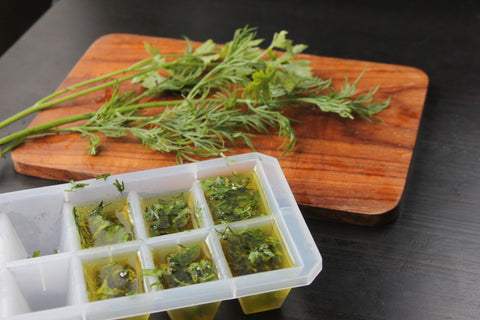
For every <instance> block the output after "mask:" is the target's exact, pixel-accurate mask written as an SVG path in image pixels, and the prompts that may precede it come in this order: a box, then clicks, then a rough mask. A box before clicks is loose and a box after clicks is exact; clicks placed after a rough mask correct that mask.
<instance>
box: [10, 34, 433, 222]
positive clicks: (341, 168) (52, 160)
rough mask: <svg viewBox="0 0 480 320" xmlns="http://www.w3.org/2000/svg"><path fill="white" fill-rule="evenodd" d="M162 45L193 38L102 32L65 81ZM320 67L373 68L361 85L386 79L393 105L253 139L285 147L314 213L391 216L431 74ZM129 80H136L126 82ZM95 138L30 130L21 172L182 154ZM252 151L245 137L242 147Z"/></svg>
mask: <svg viewBox="0 0 480 320" xmlns="http://www.w3.org/2000/svg"><path fill="white" fill-rule="evenodd" d="M144 41H147V42H149V43H151V44H153V45H156V46H158V47H159V48H160V51H161V53H163V54H168V53H180V52H183V50H184V48H185V42H184V41H183V40H177V39H167V38H157V37H147V36H140V35H131V34H110V35H106V36H103V37H101V38H99V39H98V40H97V41H95V42H94V43H93V44H92V45H91V46H90V48H89V49H88V50H87V51H86V53H85V54H84V55H83V57H82V58H81V59H80V61H79V62H78V63H77V64H76V65H75V67H74V68H73V69H72V70H71V72H70V73H69V74H68V76H67V77H66V79H65V80H64V81H63V83H62V84H61V85H60V87H59V89H60V88H65V87H67V86H69V85H72V84H74V83H77V82H79V81H82V80H86V79H88V78H91V77H97V76H99V75H102V74H106V73H109V72H112V71H115V70H118V69H122V68H125V67H127V66H129V65H131V64H133V63H135V62H137V61H138V60H140V59H143V58H146V57H148V54H147V53H146V52H145V49H144V44H143V42H144ZM302 57H304V58H306V59H308V60H310V61H311V62H312V64H311V66H312V68H313V71H314V73H315V74H316V75H317V76H320V77H322V78H331V79H332V80H333V82H334V84H336V86H338V87H340V86H341V85H342V84H343V83H344V80H345V76H348V77H349V79H350V80H351V81H353V80H354V79H356V77H357V76H358V75H359V74H360V73H361V72H362V71H363V70H364V69H366V68H367V72H366V74H365V75H364V77H363V78H362V80H361V81H360V83H359V85H358V89H359V90H360V91H361V92H365V91H368V90H369V89H372V88H374V87H376V86H377V85H379V84H380V86H381V87H380V90H379V91H378V93H377V97H378V100H381V101H383V100H385V99H387V97H389V96H391V99H392V100H391V106H390V107H389V108H388V109H386V110H384V111H382V112H381V113H380V114H378V116H379V117H380V118H381V119H382V120H383V122H377V121H374V122H368V121H366V120H362V119H354V120H350V119H343V118H341V117H339V116H337V115H334V114H325V113H322V112H320V111H318V110H316V109H315V108H313V107H312V108H309V107H305V108H299V109H298V111H297V112H296V114H294V115H293V116H295V118H297V119H298V120H299V123H296V124H295V125H294V128H295V131H296V134H297V146H296V148H295V150H294V152H292V153H290V154H288V155H286V156H284V157H280V155H281V150H278V149H277V148H278V147H279V146H280V145H281V142H282V140H281V139H278V138H276V137H271V136H265V135H264V136H262V135H261V136H259V137H258V138H256V139H254V143H255V146H256V149H257V151H258V152H261V153H265V154H268V155H271V156H274V157H277V158H278V159H279V161H280V164H281V166H282V168H283V170H284V173H285V176H286V178H287V180H288V182H289V184H290V186H291V188H292V191H293V193H294V195H295V197H296V200H297V202H298V204H299V205H300V206H301V208H302V210H303V212H304V213H305V214H306V215H313V216H315V217H319V218H325V219H330V220H335V221H341V222H346V223H354V224H363V225H378V224H383V223H386V222H389V221H391V220H392V219H393V218H394V217H395V216H396V210H395V209H396V208H398V204H399V201H400V198H401V196H402V193H403V189H404V186H405V181H406V178H407V173H408V169H409V165H410V161H411V158H412V152H413V148H414V146H415V140H416V137H417V132H418V127H419V122H420V118H421V115H422V110H423V104H424V101H425V97H426V92H427V86H428V77H427V76H426V75H425V73H424V72H422V71H421V70H418V69H415V68H412V67H406V66H398V65H391V64H384V63H374V62H365V61H356V60H346V59H337V58H330V57H320V56H313V55H302ZM125 86H131V85H125ZM110 94H111V89H106V90H104V91H102V92H98V93H95V94H92V95H89V96H85V97H82V98H79V99H76V100H74V101H70V102H67V103H64V104H62V105H60V106H58V107H55V108H51V109H49V110H45V111H42V112H40V113H39V114H38V115H37V116H36V118H35V119H34V120H33V122H32V123H31V126H33V125H37V124H40V123H44V122H47V121H50V120H53V119H57V118H60V117H65V116H69V115H73V114H78V113H84V112H90V111H93V110H95V109H97V108H98V107H99V106H100V105H101V104H102V102H103V101H105V99H106V98H108V97H109V96H110ZM87 146H88V142H87V141H86V139H82V138H80V136H79V135H78V134H62V135H51V136H47V137H42V138H32V139H28V140H27V141H26V142H25V144H23V145H22V146H21V147H19V148H17V149H16V150H14V151H13V152H12V161H13V164H14V168H15V169H16V170H17V171H18V172H19V173H22V174H25V175H31V176H37V177H42V178H47V179H54V180H61V181H69V180H71V179H73V180H82V179H87V178H92V177H97V176H99V175H101V174H104V173H110V174H118V173H125V172H131V171H138V170H145V169H151V168H158V167H165V166H172V165H176V164H177V163H176V160H175V156H174V155H170V154H161V153H158V152H153V151H150V150H145V148H144V146H142V145H141V144H140V143H138V142H137V141H135V140H132V139H130V138H125V139H118V140H116V139H106V138H102V147H101V151H100V152H99V154H98V155H97V156H90V155H88V153H87ZM246 152H251V150H250V149H248V148H246V147H242V146H240V147H239V148H238V149H236V150H235V153H236V154H238V153H246Z"/></svg>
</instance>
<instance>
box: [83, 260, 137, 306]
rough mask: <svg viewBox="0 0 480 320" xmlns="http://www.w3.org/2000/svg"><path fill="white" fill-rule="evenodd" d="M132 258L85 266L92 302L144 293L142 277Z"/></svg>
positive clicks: (91, 263) (92, 263)
mask: <svg viewBox="0 0 480 320" xmlns="http://www.w3.org/2000/svg"><path fill="white" fill-rule="evenodd" d="M130 260H133V259H131V258H127V259H120V260H117V261H108V262H103V261H102V262H100V263H98V262H90V263H89V264H87V265H85V269H84V270H85V276H86V279H87V288H88V295H89V298H90V300H91V301H96V300H105V299H110V298H115V297H123V296H129V295H135V294H137V293H139V292H143V285H142V282H141V278H140V275H139V274H138V272H137V270H136V268H135V261H130Z"/></svg>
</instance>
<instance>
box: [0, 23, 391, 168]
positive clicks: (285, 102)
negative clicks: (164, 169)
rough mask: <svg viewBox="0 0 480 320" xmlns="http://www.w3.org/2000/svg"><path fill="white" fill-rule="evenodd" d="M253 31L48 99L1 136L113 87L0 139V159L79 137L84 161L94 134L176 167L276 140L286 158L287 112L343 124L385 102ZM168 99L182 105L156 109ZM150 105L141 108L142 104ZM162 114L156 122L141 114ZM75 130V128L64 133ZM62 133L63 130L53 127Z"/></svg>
mask: <svg viewBox="0 0 480 320" xmlns="http://www.w3.org/2000/svg"><path fill="white" fill-rule="evenodd" d="M262 42H263V40H262V39H257V38H256V29H255V28H250V27H244V28H241V29H238V30H236V31H235V34H234V36H233V39H232V40H231V41H229V42H227V43H225V44H223V45H217V44H215V43H214V42H213V41H212V40H207V41H205V42H204V43H202V44H201V45H200V46H198V47H196V48H195V47H194V45H193V44H192V42H191V41H190V40H188V39H187V46H186V49H185V52H184V53H183V54H178V55H162V54H161V53H160V50H159V49H158V48H156V47H153V46H152V45H150V44H148V43H147V44H146V49H147V51H148V52H149V53H150V54H151V57H149V58H147V59H144V60H141V61H139V62H137V63H135V64H134V65H132V66H130V67H128V68H126V69H122V70H118V71H115V72H112V73H110V74H107V75H104V76H101V77H98V78H94V79H89V80H87V81H84V82H81V83H78V84H76V85H73V86H71V87H69V88H66V89H64V90H60V91H58V92H56V93H53V94H51V95H49V96H47V97H45V98H43V99H41V100H40V101H38V102H37V103H36V104H34V105H33V106H31V107H30V108H27V109H25V110H24V111H22V112H20V113H18V114H16V115H14V116H12V117H11V118H8V119H6V120H4V121H2V122H0V128H3V127H5V126H7V125H9V124H11V123H13V122H15V121H17V120H19V119H21V118H23V117H25V116H26V115H28V114H31V113H34V112H37V111H41V110H44V109H47V108H50V107H52V106H54V105H57V104H59V103H62V102H65V101H68V100H71V99H75V98H77V97H79V96H82V95H85V94H88V93H91V92H94V91H97V90H102V89H105V88H107V87H113V88H114V90H113V94H112V96H111V98H110V99H109V100H108V101H106V102H105V104H103V105H102V106H101V107H100V108H99V109H98V110H97V111H95V112H91V113H85V114H79V115H74V116H70V117H66V118H62V119H58V120H54V121H51V122H48V123H44V124H40V125H37V126H34V127H31V128H27V129H25V130H21V131H19V132H16V133H13V134H10V135H8V136H6V137H3V138H1V139H0V147H1V148H2V150H1V151H2V152H1V155H2V156H3V155H5V154H7V153H8V152H9V151H11V150H13V149H15V148H16V147H18V146H19V145H21V144H22V143H23V142H24V141H25V139H26V138H27V137H30V136H36V135H43V134H51V133H61V132H70V133H71V132H77V133H80V134H81V135H82V136H83V137H87V138H88V141H89V145H90V147H89V152H90V154H92V155H94V154H96V153H97V152H98V151H99V148H100V138H99V134H103V135H105V136H107V137H112V138H120V137H124V136H127V135H129V136H133V137H135V138H137V139H138V140H139V141H141V142H142V144H144V145H145V146H146V147H147V148H151V149H152V150H156V151H160V152H173V153H176V157H177V161H178V162H182V161H184V160H190V161H195V160H196V159H197V158H198V157H210V156H219V155H223V153H224V152H227V151H230V149H229V148H228V144H231V145H233V146H236V145H237V143H238V142H242V143H244V144H246V145H247V146H249V147H250V148H252V149H253V150H254V149H255V147H254V144H253V142H252V140H251V138H252V137H253V136H255V135H256V134H258V133H262V134H267V133H268V134H270V133H272V132H275V133H276V134H277V135H278V136H279V137H281V138H283V139H284V142H283V144H282V145H281V146H280V147H279V148H281V149H283V150H284V152H283V153H287V152H289V151H291V150H292V149H293V148H294V146H295V143H296V141H295V132H294V130H293V128H292V125H291V123H292V119H290V118H288V117H286V116H285V114H284V111H285V110H286V109H287V108H290V107H299V106H302V105H314V106H317V107H318V108H319V109H320V110H321V111H323V112H333V113H336V114H338V115H340V116H342V117H347V118H353V117H354V115H358V116H360V117H362V118H366V119H371V118H375V116H374V115H375V114H376V113H377V112H379V111H380V110H382V109H384V108H386V107H387V106H388V105H389V100H387V101H384V102H378V103H377V102H375V101H374V95H375V93H376V91H377V89H378V87H377V88H375V89H372V90H371V91H369V92H367V93H362V94H359V95H358V94H357V89H356V85H357V83H358V81H359V80H360V78H361V76H362V75H363V74H362V75H361V76H360V77H358V78H357V80H356V81H355V82H354V83H353V84H350V83H349V82H348V78H347V79H346V81H345V84H344V86H343V87H342V88H341V90H339V91H337V90H335V88H334V87H333V85H332V82H331V81H330V80H324V79H321V78H318V77H316V76H314V75H313V74H312V71H311V68H310V66H309V61H307V60H300V59H298V58H297V55H298V54H299V53H301V52H303V51H304V50H305V49H306V46H305V45H303V44H296V45H294V44H293V41H292V40H290V39H288V38H287V32H286V31H281V32H279V33H276V34H275V35H274V36H273V40H272V41H271V43H270V45H269V46H268V47H267V48H266V49H265V50H262V49H261V48H260V44H261V43H262ZM124 81H132V82H133V83H136V84H139V85H140V86H141V87H143V88H144V90H139V91H138V92H121V90H120V89H119V83H121V82H124ZM159 94H172V96H174V97H179V99H169V100H158V99H153V101H152V100H151V98H152V97H153V98H155V97H157V96H158V95H159ZM145 98H149V99H150V100H149V101H148V102H145V101H146V99H145ZM158 107H163V108H161V109H162V111H161V112H159V113H158V114H155V115H146V114H145V113H143V112H141V111H142V110H144V109H147V108H158ZM80 120H82V121H83V123H82V124H80V125H68V124H71V123H73V122H77V121H80ZM60 126H61V127H60Z"/></svg>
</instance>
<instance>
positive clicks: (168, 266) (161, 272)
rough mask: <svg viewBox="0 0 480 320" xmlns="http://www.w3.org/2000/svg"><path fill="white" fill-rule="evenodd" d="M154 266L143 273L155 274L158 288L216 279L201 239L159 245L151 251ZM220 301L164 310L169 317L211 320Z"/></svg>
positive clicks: (207, 251) (214, 268)
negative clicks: (198, 241)
mask: <svg viewBox="0 0 480 320" xmlns="http://www.w3.org/2000/svg"><path fill="white" fill-rule="evenodd" d="M152 254H153V259H154V264H155V268H156V269H153V270H144V271H143V274H144V275H149V276H155V277H157V278H158V282H157V283H155V284H154V285H157V287H158V288H160V289H169V288H176V287H183V286H188V285H195V284H199V283H204V282H209V281H214V280H217V279H218V276H217V271H216V267H215V264H214V262H213V259H212V256H211V254H210V251H209V250H208V248H207V246H206V245H205V243H201V244H193V245H188V246H184V245H178V246H177V247H169V248H160V249H156V250H154V251H153V252H152ZM220 304H221V301H218V302H212V303H206V304H202V305H197V306H193V307H187V308H180V309H175V310H169V311H167V313H168V315H169V317H170V319H172V320H212V319H213V318H215V314H216V313H217V310H218V308H219V306H220Z"/></svg>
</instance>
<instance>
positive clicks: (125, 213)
mask: <svg viewBox="0 0 480 320" xmlns="http://www.w3.org/2000/svg"><path fill="white" fill-rule="evenodd" d="M104 203H105V205H104V209H103V211H102V215H103V216H104V217H105V219H106V220H108V221H109V222H110V223H111V224H112V225H119V226H122V227H123V228H124V231H125V234H128V235H129V237H128V239H120V240H119V239H110V238H109V237H108V229H106V228H96V229H95V228H93V226H92V223H91V222H89V217H88V216H89V214H90V212H91V211H92V210H94V209H95V207H97V206H98V203H95V204H89V205H85V206H79V207H77V209H78V211H77V212H78V216H79V217H80V219H81V220H80V223H81V226H80V227H84V228H87V229H88V231H89V232H88V234H87V235H86V234H85V233H83V234H82V233H81V232H80V227H79V225H78V224H77V230H78V231H79V235H80V237H82V236H83V237H85V240H87V242H88V243H89V244H90V245H85V242H84V241H81V246H82V248H90V247H99V246H104V245H108V244H114V243H120V242H123V241H130V240H134V239H135V233H134V230H133V218H132V214H131V209H130V206H129V204H128V202H127V200H125V199H119V200H113V201H105V202H104Z"/></svg>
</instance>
